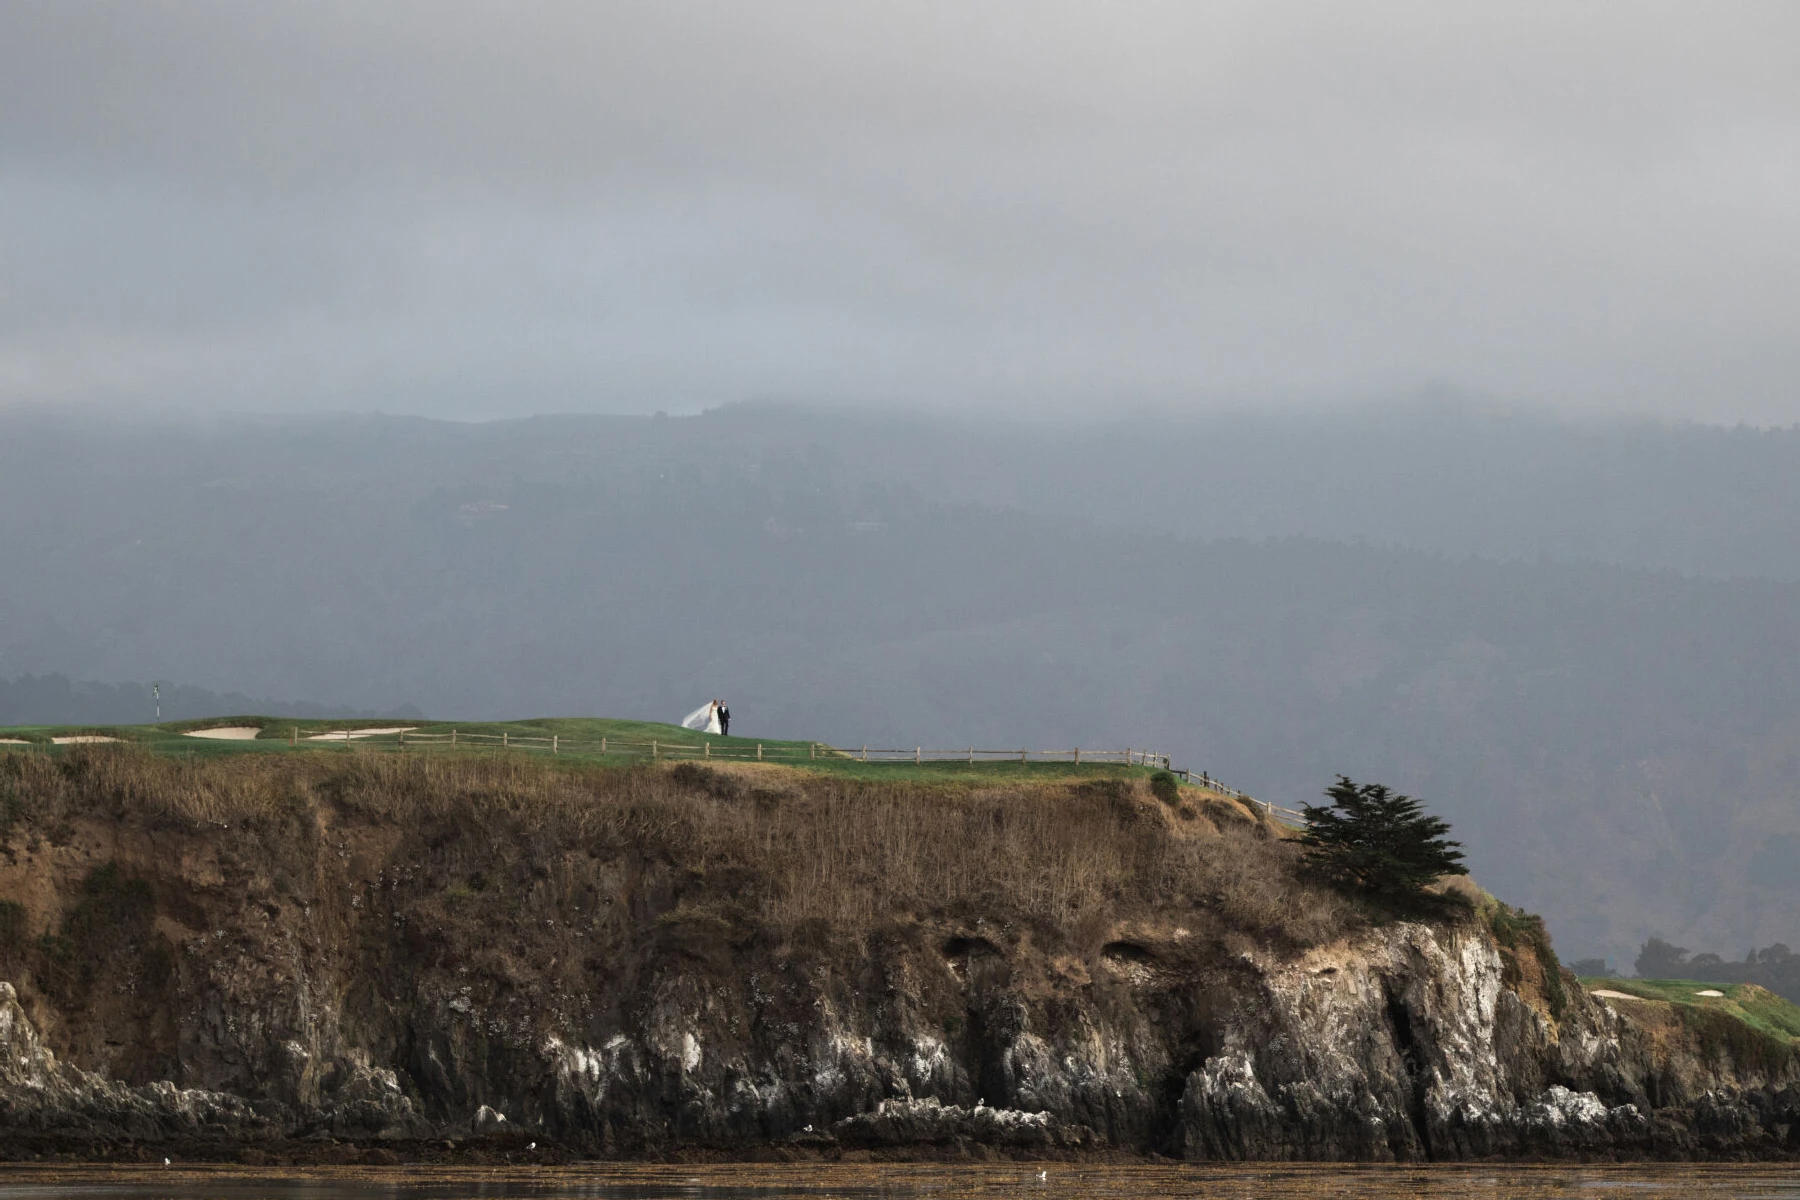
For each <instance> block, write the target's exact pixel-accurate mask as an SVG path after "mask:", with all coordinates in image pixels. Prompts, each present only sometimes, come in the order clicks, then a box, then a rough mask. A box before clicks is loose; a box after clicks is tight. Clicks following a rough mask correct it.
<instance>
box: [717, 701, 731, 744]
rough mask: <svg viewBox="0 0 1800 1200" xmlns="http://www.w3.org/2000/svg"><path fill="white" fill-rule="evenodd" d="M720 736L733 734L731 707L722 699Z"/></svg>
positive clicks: (720, 705)
mask: <svg viewBox="0 0 1800 1200" xmlns="http://www.w3.org/2000/svg"><path fill="white" fill-rule="evenodd" d="M719 736H720V737H730V736H731V709H730V708H728V707H727V706H726V705H725V702H724V701H722V700H721V701H720V702H719Z"/></svg>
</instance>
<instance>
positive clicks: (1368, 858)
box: [1300, 775, 1469, 906]
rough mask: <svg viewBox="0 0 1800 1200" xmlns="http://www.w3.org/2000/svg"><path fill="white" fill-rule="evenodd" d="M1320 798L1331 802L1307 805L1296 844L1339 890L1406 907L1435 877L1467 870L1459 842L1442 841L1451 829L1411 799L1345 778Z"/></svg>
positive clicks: (1374, 784)
mask: <svg viewBox="0 0 1800 1200" xmlns="http://www.w3.org/2000/svg"><path fill="white" fill-rule="evenodd" d="M1325 795H1326V796H1327V797H1328V798H1329V799H1330V800H1331V803H1330V804H1308V805H1306V806H1305V812H1306V833H1305V834H1304V835H1302V837H1301V839H1300V840H1301V842H1302V844H1304V845H1305V847H1306V862H1307V865H1308V866H1309V867H1311V868H1312V869H1313V870H1315V871H1317V872H1318V873H1319V874H1321V875H1323V876H1324V877H1326V878H1327V879H1329V880H1330V881H1331V882H1333V883H1335V884H1337V885H1338V886H1340V887H1345V888H1349V889H1353V890H1356V891H1360V892H1364V893H1366V894H1368V895H1370V896H1372V897H1374V898H1376V899H1378V900H1381V901H1384V902H1386V903H1389V904H1393V905H1398V906H1406V905H1410V904H1415V903H1417V902H1418V901H1419V900H1420V899H1421V898H1423V896H1424V895H1425V889H1426V888H1427V887H1429V886H1430V885H1431V884H1432V883H1434V882H1436V880H1437V879H1438V878H1439V877H1440V876H1444V875H1467V874H1468V873H1469V869H1468V868H1467V867H1465V866H1463V865H1462V857H1463V853H1462V843H1460V842H1453V841H1451V840H1450V839H1449V838H1447V837H1446V836H1445V835H1446V834H1448V833H1449V832H1450V826H1449V824H1448V823H1447V822H1445V821H1442V820H1440V819H1439V818H1437V817H1434V816H1431V815H1430V814H1429V813H1427V812H1426V811H1425V809H1424V806H1423V805H1422V804H1420V803H1419V801H1417V800H1414V799H1413V798H1412V797H1411V796H1403V795H1401V794H1400V793H1398V792H1394V791H1390V790H1388V788H1387V787H1386V786H1385V785H1383V784H1379V783H1355V782H1352V781H1351V780H1350V778H1349V777H1348V776H1344V775H1339V776H1338V779H1337V782H1336V783H1335V784H1333V785H1332V786H1331V787H1329V788H1326V789H1325Z"/></svg>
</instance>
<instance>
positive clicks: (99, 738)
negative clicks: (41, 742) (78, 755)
mask: <svg viewBox="0 0 1800 1200" xmlns="http://www.w3.org/2000/svg"><path fill="white" fill-rule="evenodd" d="M50 740H51V741H53V742H55V743H56V744H57V745H59V746H83V745H86V744H87V743H89V742H122V741H124V740H125V739H124V738H116V737H108V736H107V735H105V734H104V733H76V734H71V735H69V736H68V737H53V738H51V739H50Z"/></svg>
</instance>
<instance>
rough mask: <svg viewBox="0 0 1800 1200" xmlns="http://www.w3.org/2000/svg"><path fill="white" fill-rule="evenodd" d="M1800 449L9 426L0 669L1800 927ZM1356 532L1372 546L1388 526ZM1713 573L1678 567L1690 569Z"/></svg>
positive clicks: (1274, 438) (1681, 934) (892, 422)
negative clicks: (1127, 786)
mask: <svg viewBox="0 0 1800 1200" xmlns="http://www.w3.org/2000/svg"><path fill="white" fill-rule="evenodd" d="M1797 466H1800V435H1796V434H1794V433H1792V432H1785V431H1776V432H1767V431H1750V430H1736V431H1723V430H1717V429H1708V428H1699V427H1693V428H1672V427H1659V426H1635V427H1628V428H1611V429H1609V428H1604V427H1598V426H1593V427H1569V426H1563V425H1558V424H1554V423H1550V422H1547V421H1539V420H1535V419H1530V418H1524V417H1505V416H1492V415H1481V414H1476V413H1471V412H1469V411H1466V410H1455V409H1442V408H1440V409H1430V408H1426V409H1417V410H1412V411H1408V412H1395V413H1387V414H1379V415H1370V414H1361V415H1358V414H1338V415H1333V416H1321V417H1319V418H1318V419H1317V420H1316V421H1311V422H1308V421H1302V420H1300V419H1298V418H1280V419H1269V420H1252V419H1249V418H1233V419H1218V420H1213V421H1206V422H1200V421H1196V422H1189V423H1181V422H1163V423H1157V422H1150V421H1147V420H1146V421H1133V422H1122V423H1119V424H1116V425H1107V426H1087V427H1076V426H1069V427H1062V428H1055V427H1047V426H1045V427H1036V428H1031V427H1020V426H1003V425H999V424H992V425H983V424H979V423H972V422H962V421H954V420H949V419H933V418H927V417H919V416H912V417H906V418H895V417H884V416H879V415H874V416H856V415H845V414H838V415H824V414H820V413H814V412H807V411H804V410H800V409H793V408H782V407H777V406H738V407H734V408H728V409H725V410H720V411H718V412H714V413H709V414H706V415H703V416H701V417H696V418H618V417H555V418H537V419H532V420H526V421H514V422H501V423H495V424H490V425H457V424H451V423H444V422H434V421H424V420H417V419H410V418H381V417H345V418H340V419H330V420H326V419H316V418H307V419H300V418H292V419H288V418H258V419H248V418H246V419H230V420H211V421H208V422H205V423H198V422H195V423H185V424H184V423H176V422H158V421H139V422H137V423H134V424H118V425H111V426H99V427H97V426H93V425H83V424H80V423H77V422H75V421H73V420H70V419H63V418H52V417H47V416H41V415H30V414H21V413H12V414H4V415H0V503H4V505H5V507H6V511H7V512H8V513H9V514H11V519H9V520H8V521H6V522H4V523H0V561H4V562H5V563H7V564H8V566H7V570H6V571H5V573H4V575H3V576H0V676H4V675H17V674H20V673H24V672H35V673H38V674H43V673H48V672H61V673H64V674H67V675H70V676H75V677H81V678H90V679H112V680H117V679H149V678H161V679H176V680H185V681H190V682H191V683H193V684H195V685H197V686H200V687H205V688H213V689H220V690H227V689H229V690H236V691H240V692H245V693H256V694H265V695H285V696H298V697H307V698H309V699H313V700H320V699H341V700H342V701H343V702H344V703H346V704H349V705H353V706H355V707H357V708H359V709H374V710H392V709H394V708H396V707H397V706H400V705H404V704H413V705H416V706H418V708H419V709H421V710H423V711H425V712H427V713H429V714H431V715H434V716H442V717H462V716H466V717H471V718H473V717H501V716H512V717H520V716H531V715H541V714H549V713H571V714H573V713H598V714H604V715H632V716H650V717H655V716H667V717H673V716H678V715H679V714H680V713H682V712H685V711H687V710H688V709H689V708H692V707H693V705H694V704H695V703H697V702H698V701H699V700H700V699H704V698H706V697H708V696H712V695H723V696H725V697H727V698H728V699H729V700H730V701H731V703H732V707H733V710H734V712H735V713H736V714H737V727H736V728H734V732H738V731H740V730H741V731H742V732H745V733H748V734H751V735H752V736H754V735H756V734H758V733H767V734H769V735H771V736H776V735H799V736H803V737H818V738H822V739H825V740H830V741H835V742H838V743H840V744H849V745H856V744H861V743H864V742H867V743H870V744H877V743H881V744H892V745H906V746H911V745H916V744H921V743H936V744H939V745H967V744H969V743H971V742H973V743H976V744H984V745H1018V746H1025V745H1032V746H1040V747H1041V746H1050V745H1063V746H1067V745H1075V744H1083V745H1089V746H1101V745H1108V746H1122V745H1126V744H1130V745H1134V746H1149V747H1151V748H1154V749H1160V750H1167V751H1169V752H1170V753H1172V754H1174V755H1175V757H1176V759H1177V761H1178V762H1180V763H1183V764H1186V765H1190V766H1192V767H1195V768H1205V769H1207V770H1210V771H1212V772H1213V773H1214V774H1216V775H1218V776H1219V777H1221V778H1223V779H1226V780H1227V781H1229V782H1232V783H1234V784H1237V785H1238V786H1240V787H1244V788H1246V789H1248V790H1250V791H1251V792H1253V793H1255V794H1257V795H1261V796H1268V797H1270V798H1272V799H1277V800H1280V801H1284V802H1287V803H1293V802H1295V801H1298V800H1302V799H1309V798H1311V797H1312V796H1314V795H1316V794H1317V792H1318V791H1319V789H1320V788H1321V787H1323V786H1324V784H1325V783H1326V782H1328V781H1329V779H1330V778H1331V776H1332V775H1333V774H1334V773H1335V772H1338V771H1344V772H1347V773H1350V774H1352V775H1354V776H1356V777H1358V778H1370V779H1379V780H1382V781H1384V782H1388V783H1390V784H1392V785H1393V786H1395V787H1398V788H1400V789H1401V790H1404V791H1408V792H1411V793H1414V794H1417V795H1420V796H1422V797H1424V798H1426V799H1427V800H1428V802H1429V803H1430V804H1431V805H1432V806H1433V807H1434V808H1435V809H1437V810H1438V811H1440V812H1442V813H1443V814H1444V815H1445V816H1447V817H1448V818H1449V819H1450V820H1451V821H1452V822H1454V823H1455V825H1456V829H1457V832H1458V835H1459V836H1461V837H1462V838H1463V839H1464V840H1465V841H1466V842H1467V843H1468V846H1469V848H1470V851H1471V856H1470V857H1471V863H1472V866H1473V867H1474V869H1475V871H1476V874H1477V875H1478V877H1479V878H1480V879H1481V880H1482V881H1483V882H1484V883H1485V884H1487V885H1488V886H1489V887H1490V888H1493V889H1494V890H1496V891H1497V892H1499V893H1501V894H1503V895H1505V896H1506V897H1507V898H1508V899H1510V900H1512V901H1514V902H1516V903H1520V904H1524V905H1526V906H1527V907H1530V908H1533V909H1536V910H1539V911H1542V912H1543V913H1544V914H1545V916H1546V917H1547V918H1548V919H1549V920H1550V922H1551V925H1552V927H1553V928H1554V929H1555V930H1556V932H1557V934H1558V937H1559V940H1560V944H1561V945H1562V947H1563V949H1564V950H1565V951H1566V952H1568V953H1569V954H1571V955H1574V954H1609V955H1612V956H1614V957H1615V958H1617V959H1620V960H1621V961H1628V960H1629V959H1630V957H1631V955H1632V954H1633V953H1634V952H1635V950H1636V948H1637V947H1638V945H1639V944H1641V943H1642V941H1643V940H1644V938H1645V937H1647V936H1649V935H1651V934H1658V935H1661V936H1664V937H1669V938H1672V939H1674V940H1676V941H1679V942H1682V943H1684V944H1688V945H1699V946H1704V947H1709V948H1711V947H1725V948H1730V947H1735V946H1738V945H1743V946H1749V945H1764V944H1768V943H1771V942H1776V941H1786V942H1790V943H1792V942H1794V941H1796V940H1797V939H1800V929H1797V928H1796V917H1795V916H1794V915H1793V914H1795V913H1796V912H1797V911H1800V905H1797V904H1796V901H1800V875H1797V873H1796V869H1795V867H1794V865H1793V864H1794V862H1795V860H1796V857H1797V856H1796V855H1794V854H1793V853H1791V851H1792V850H1793V848H1794V847H1795V846H1796V845H1800V805H1796V803H1795V801H1796V799H1797V798H1800V671H1796V670H1795V667H1796V664H1797V662H1800V584H1797V583H1795V582H1793V581H1794V580H1796V579H1800V530H1797V529H1796V522H1795V520H1794V515H1795V514H1796V513H1800V503H1797V501H1800V495H1796V490H1797V489H1800V471H1796V470H1795V468H1796V467H1797ZM1357 539H1360V541H1359V540H1357ZM1683 572H1686V574H1684V573H1683Z"/></svg>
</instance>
